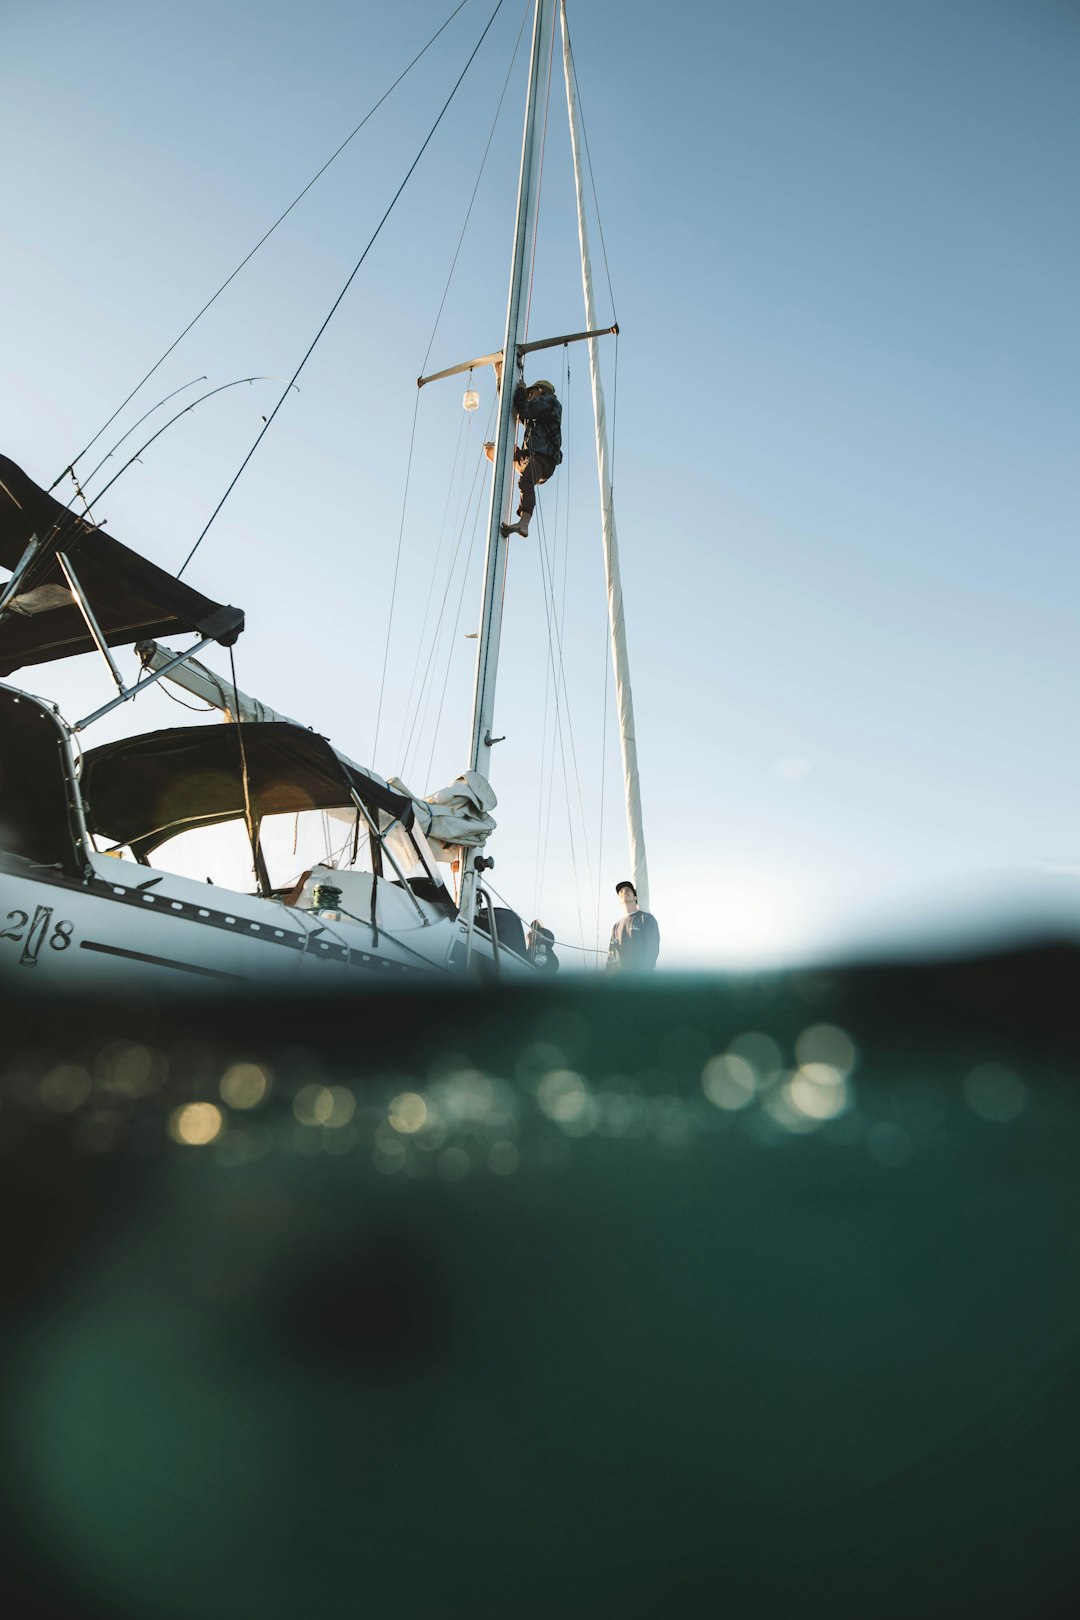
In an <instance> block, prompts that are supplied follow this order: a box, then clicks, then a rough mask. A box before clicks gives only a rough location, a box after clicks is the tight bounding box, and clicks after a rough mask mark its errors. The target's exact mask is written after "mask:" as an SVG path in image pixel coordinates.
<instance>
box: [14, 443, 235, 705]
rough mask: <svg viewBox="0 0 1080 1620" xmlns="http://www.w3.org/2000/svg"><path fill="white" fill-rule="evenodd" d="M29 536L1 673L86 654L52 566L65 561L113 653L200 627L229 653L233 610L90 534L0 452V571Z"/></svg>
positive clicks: (88, 644)
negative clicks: (37, 547)
mask: <svg viewBox="0 0 1080 1620" xmlns="http://www.w3.org/2000/svg"><path fill="white" fill-rule="evenodd" d="M34 535H36V536H37V537H38V539H39V540H40V541H41V542H42V548H41V551H40V552H39V554H38V556H37V557H36V558H35V559H34V562H33V563H32V564H31V566H30V568H29V569H28V570H27V573H26V575H25V577H24V578H23V580H22V581H21V583H20V589H19V595H18V596H16V597H15V599H14V601H13V602H12V603H11V604H10V605H9V606H10V610H9V611H8V612H6V613H5V614H4V617H3V618H2V619H0V675H10V674H11V672H12V670H15V669H19V668H21V667H22V666H23V665H24V664H44V663H48V662H49V661H50V660H51V659H53V658H71V657H73V656H74V655H75V654H76V653H83V652H92V651H93V649H94V641H93V638H92V636H91V635H90V632H89V631H88V630H87V628H86V622H85V620H84V619H83V616H82V614H81V613H80V611H79V609H78V607H77V606H76V604H75V603H74V601H73V600H72V598H71V595H70V592H69V591H68V589H67V586H66V584H65V581H64V576H63V574H62V573H61V571H60V565H59V563H58V562H57V560H56V553H57V551H62V552H64V553H65V555H66V556H67V557H68V558H69V559H70V561H71V565H72V568H73V569H74V571H75V575H76V577H77V579H78V581H79V585H80V586H81V587H82V589H83V590H84V591H85V593H86V596H87V600H88V601H89V603H90V609H91V612H92V613H93V615H94V617H95V619H96V620H97V622H98V625H99V627H100V629H101V633H102V635H103V636H104V638H105V640H106V641H107V642H108V644H109V645H110V646H111V647H120V646H126V645H127V644H128V643H130V642H133V641H144V640H151V639H153V638H154V637H157V636H167V635H175V634H177V633H178V632H184V631H197V632H198V633H199V635H200V636H212V637H213V639H214V640H215V641H219V642H220V643H221V644H222V646H224V647H229V646H231V645H232V643H233V642H234V641H235V640H236V638H237V636H238V635H239V634H240V632H241V630H242V629H243V628H244V615H243V613H242V611H241V610H240V609H239V608H234V607H223V606H222V605H221V604H220V603H218V602H211V601H210V599H209V597H206V596H203V595H201V594H200V593H199V592H198V591H195V590H192V588H191V586H190V585H185V584H184V583H183V582H182V581H181V580H178V579H174V578H173V576H172V575H171V574H167V573H166V572H165V570H164V569H163V568H158V567H157V565H156V564H155V563H152V562H148V561H147V560H146V558H145V557H140V556H139V555H138V553H137V552H135V551H131V550H129V548H128V547H127V546H124V545H121V544H120V542H119V540H114V539H113V538H112V536H111V535H108V534H106V533H105V531H104V530H103V529H94V528H91V527H90V526H89V525H88V524H86V523H84V522H83V521H82V519H81V518H79V517H77V516H76V514H75V513H74V512H69V511H68V510H67V509H66V508H65V507H64V506H62V505H61V504H60V502H59V501H57V500H54V499H53V497H52V496H51V495H49V494H47V493H46V492H45V490H43V489H41V488H39V486H38V485H37V484H35V483H34V482H33V480H32V479H30V478H28V477H27V475H26V473H24V472H23V470H22V468H21V467H17V466H16V465H15V463H14V462H13V461H9V460H8V458H7V456H0V565H3V566H4V567H6V568H7V569H8V570H14V568H15V566H16V564H17V563H18V561H19V559H20V557H21V556H22V554H23V552H24V550H25V549H26V546H27V543H28V542H29V540H30V539H31V537H32V536H34Z"/></svg>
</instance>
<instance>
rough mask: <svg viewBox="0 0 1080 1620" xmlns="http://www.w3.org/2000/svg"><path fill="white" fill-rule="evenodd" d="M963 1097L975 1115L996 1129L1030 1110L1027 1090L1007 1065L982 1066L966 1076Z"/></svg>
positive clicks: (979, 1065)
mask: <svg viewBox="0 0 1080 1620" xmlns="http://www.w3.org/2000/svg"><path fill="white" fill-rule="evenodd" d="M964 1097H965V1099H966V1101H967V1105H968V1107H969V1108H970V1109H971V1111H972V1113H974V1114H978V1116H979V1118H980V1119H985V1120H989V1121H991V1122H992V1123H993V1124H995V1125H1008V1124H1009V1123H1010V1121H1011V1120H1014V1119H1018V1118H1019V1117H1020V1115H1021V1114H1022V1113H1023V1112H1024V1109H1025V1108H1026V1106H1027V1087H1026V1086H1025V1084H1024V1082H1023V1081H1022V1080H1021V1078H1020V1076H1019V1075H1018V1074H1017V1072H1016V1070H1015V1069H1010V1068H1007V1067H1006V1065H1005V1064H1004V1063H979V1064H977V1065H976V1066H975V1068H974V1069H969V1070H968V1072H967V1074H966V1075H965V1076H964Z"/></svg>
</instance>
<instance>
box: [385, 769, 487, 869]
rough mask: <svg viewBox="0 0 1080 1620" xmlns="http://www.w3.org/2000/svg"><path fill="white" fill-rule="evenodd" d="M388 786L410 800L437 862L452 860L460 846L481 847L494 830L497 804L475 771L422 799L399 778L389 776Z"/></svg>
mask: <svg viewBox="0 0 1080 1620" xmlns="http://www.w3.org/2000/svg"><path fill="white" fill-rule="evenodd" d="M388 786H390V787H392V788H393V789H394V791H395V792H396V793H404V794H406V795H407V796H408V797H409V798H410V799H411V800H412V802H413V804H414V805H415V806H416V820H417V822H418V824H419V826H420V827H421V829H422V830H423V832H424V833H425V834H426V835H427V839H428V842H429V844H430V845H431V851H432V854H433V855H434V856H435V858H436V860H438V861H444V862H446V861H451V860H453V859H454V853H455V851H456V850H458V849H460V848H461V847H462V845H464V846H465V847H466V848H468V849H479V848H481V847H482V846H483V845H484V844H485V843H486V842H487V840H488V838H489V837H490V836H491V834H492V833H493V832H494V830H495V817H494V816H493V815H492V814H491V812H492V810H494V808H495V806H496V805H497V804H498V802H499V801H498V799H497V798H496V797H495V790H494V789H493V787H492V786H491V783H490V782H489V781H488V779H487V777H486V776H481V775H480V772H479V771H465V773H464V774H463V775H462V776H456V777H455V778H454V780H453V781H452V782H451V783H450V784H449V786H447V787H444V788H440V789H439V790H438V792H437V793H430V794H429V795H428V797H427V798H426V799H421V798H418V797H417V795H416V794H415V793H413V792H412V790H411V789H410V788H407V787H406V786H405V784H404V782H402V781H401V779H400V778H399V777H396V776H394V777H391V779H390V782H389V783H388Z"/></svg>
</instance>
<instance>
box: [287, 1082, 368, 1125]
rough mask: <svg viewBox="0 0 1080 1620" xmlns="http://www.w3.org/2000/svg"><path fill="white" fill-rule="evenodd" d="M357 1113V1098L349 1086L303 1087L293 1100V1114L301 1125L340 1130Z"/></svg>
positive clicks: (311, 1085) (315, 1084) (316, 1085)
mask: <svg viewBox="0 0 1080 1620" xmlns="http://www.w3.org/2000/svg"><path fill="white" fill-rule="evenodd" d="M355 1112H356V1098H355V1097H354V1096H353V1094H352V1092H351V1091H350V1090H349V1089H348V1087H347V1086H321V1085H318V1084H317V1083H315V1082H312V1083H311V1084H310V1085H306V1086H301V1087H300V1090H299V1091H298V1092H297V1093H296V1096H295V1097H294V1098H293V1113H294V1114H295V1115H296V1118H297V1119H298V1120H299V1121H300V1123H301V1125H323V1126H325V1127H326V1128H327V1129H328V1130H332V1131H334V1130H340V1129H341V1128H342V1127H343V1126H345V1125H348V1123H349V1121H350V1120H351V1119H352V1117H353V1115H354V1114H355Z"/></svg>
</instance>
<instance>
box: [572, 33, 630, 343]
mask: <svg viewBox="0 0 1080 1620" xmlns="http://www.w3.org/2000/svg"><path fill="white" fill-rule="evenodd" d="M564 15H565V8H564ZM566 37H567V41H568V43H569V45H570V66H571V67H572V68H573V70H574V91H575V94H576V97H577V106H578V120H579V122H580V124H581V138H582V141H583V143H584V146H585V162H586V164H587V166H588V170H589V187H590V189H591V191H592V197H593V207H594V209H595V210H596V228H597V230H598V231H599V233H600V253H601V257H602V258H603V261H604V275H605V277H606V278H607V285H608V297H609V298H610V299H611V316H612V324H613V325H615V326H617V325H618V324H619V323H618V319H617V317H616V314H615V291H614V288H613V287H612V285H611V270H610V267H609V265H608V256H607V243H606V242H605V241H604V223H603V220H602V219H601V217H600V199H599V198H598V197H597V195H596V179H595V176H594V175H593V166H592V154H591V152H590V151H589V132H588V130H587V129H586V128H585V109H584V107H583V106H582V101H581V86H580V84H579V82H578V73H577V63H576V62H575V61H574V46H573V42H572V41H571V40H570V30H569V26H567V36H566Z"/></svg>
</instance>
